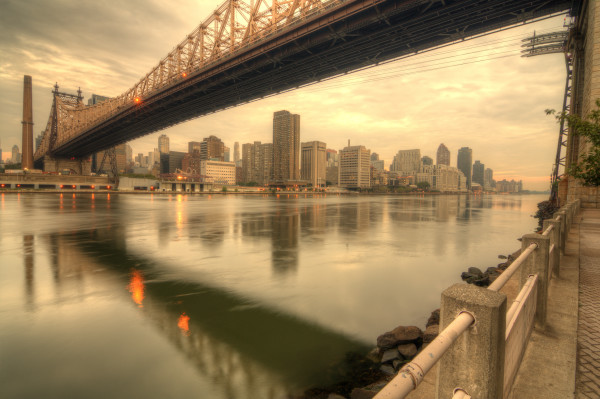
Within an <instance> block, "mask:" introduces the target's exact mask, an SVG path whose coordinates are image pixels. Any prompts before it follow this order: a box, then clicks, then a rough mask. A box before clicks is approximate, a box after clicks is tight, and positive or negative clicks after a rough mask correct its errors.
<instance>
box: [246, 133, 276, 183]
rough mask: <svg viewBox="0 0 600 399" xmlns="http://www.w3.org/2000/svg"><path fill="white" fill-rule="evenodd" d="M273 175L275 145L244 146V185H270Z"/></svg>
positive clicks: (258, 143) (257, 142)
mask: <svg viewBox="0 0 600 399" xmlns="http://www.w3.org/2000/svg"><path fill="white" fill-rule="evenodd" d="M272 173H273V144H271V143H265V144H261V142H260V141H255V142H254V144H250V143H247V144H243V145H242V179H241V181H242V182H243V183H251V182H254V183H257V184H260V185H265V184H268V183H269V182H270V181H271V177H272Z"/></svg>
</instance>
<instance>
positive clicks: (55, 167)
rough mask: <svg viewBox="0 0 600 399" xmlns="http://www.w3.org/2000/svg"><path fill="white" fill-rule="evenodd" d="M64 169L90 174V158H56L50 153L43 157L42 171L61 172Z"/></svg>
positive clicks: (74, 172) (80, 173)
mask: <svg viewBox="0 0 600 399" xmlns="http://www.w3.org/2000/svg"><path fill="white" fill-rule="evenodd" d="M65 170H68V171H69V172H70V173H71V174H76V175H83V176H89V175H91V174H92V160H91V159H90V158H86V159H77V158H58V157H52V156H50V155H46V156H45V157H44V172H57V173H61V172H63V171H65Z"/></svg>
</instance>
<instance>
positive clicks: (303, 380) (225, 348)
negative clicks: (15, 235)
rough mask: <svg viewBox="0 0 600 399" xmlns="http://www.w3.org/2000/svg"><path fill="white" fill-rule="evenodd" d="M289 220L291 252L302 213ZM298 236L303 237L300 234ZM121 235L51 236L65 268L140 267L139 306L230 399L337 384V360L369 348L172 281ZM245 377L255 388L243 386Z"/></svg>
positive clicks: (129, 282)
mask: <svg viewBox="0 0 600 399" xmlns="http://www.w3.org/2000/svg"><path fill="white" fill-rule="evenodd" d="M283 220H284V222H283V223H282V224H281V226H282V227H280V228H279V229H280V231H281V232H282V236H281V237H283V238H281V237H280V240H282V241H279V240H278V241H277V242H280V244H281V246H282V247H283V246H285V247H286V248H287V247H288V246H289V245H293V243H291V242H290V241H289V240H290V230H294V229H295V230H297V228H298V214H291V215H288V218H283ZM275 228H277V227H275ZM291 236H292V237H293V236H296V237H297V232H296V233H292V235H291ZM119 237H123V234H115V229H114V228H113V229H110V230H108V229H106V230H92V231H82V232H79V233H76V234H70V235H50V236H49V237H48V239H49V242H51V243H52V245H54V246H55V247H56V248H55V252H56V253H63V252H64V251H65V249H64V247H67V248H68V250H67V251H68V252H69V254H70V259H68V261H67V263H68V264H66V263H62V262H59V269H64V268H67V269H70V268H71V266H70V265H71V264H86V265H87V268H86V270H90V269H100V270H104V271H105V273H115V274H116V276H118V275H119V273H121V272H125V271H126V270H127V269H128V268H129V265H131V264H135V265H136V268H135V269H133V270H130V271H129V272H127V273H126V274H125V275H124V277H125V278H126V284H125V285H126V287H127V290H128V292H129V294H130V297H131V300H133V302H134V303H135V304H136V305H137V306H138V307H139V308H140V311H142V312H143V313H144V315H146V316H147V317H148V318H149V320H151V321H152V322H153V323H157V324H158V326H159V329H158V330H159V331H162V332H163V333H164V334H165V336H166V337H167V338H168V339H169V340H171V341H173V342H174V343H176V346H177V347H178V348H179V349H180V350H182V351H184V352H185V353H186V356H188V357H189V358H190V359H192V360H193V362H194V364H196V366H197V368H198V370H199V371H200V372H202V373H206V374H207V375H208V376H210V377H211V378H214V379H216V380H218V381H220V383H222V384H223V387H222V388H223V389H224V390H225V391H226V392H227V397H228V398H263V397H269V396H265V393H264V392H257V390H258V391H261V390H264V389H268V390H271V391H272V392H276V393H277V392H278V393H279V394H283V391H282V390H283V388H282V385H278V384H279V382H277V381H280V380H283V381H286V383H285V386H288V387H298V388H299V387H306V386H311V385H312V384H316V383H325V382H329V380H328V378H330V374H329V372H330V371H331V370H330V366H331V364H332V362H335V361H336V359H337V360H338V361H339V360H341V359H342V358H343V357H344V355H345V354H346V353H347V352H348V351H358V352H365V351H366V350H367V347H365V346H364V345H362V344H360V343H358V342H357V341H354V340H352V339H349V338H348V337H345V336H343V335H340V334H338V333H335V332H333V331H329V330H326V329H324V328H323V327H321V326H317V325H314V324H312V323H307V322H305V321H302V320H300V319H298V318H296V317H291V316H288V315H286V314H283V313H281V312H280V311H273V310H270V309H269V308H267V307H264V306H262V305H258V304H256V303H253V302H249V301H248V300H247V299H245V298H243V297H240V296H236V295H234V294H232V293H230V292H227V291H226V290H222V289H219V288H215V287H211V286H208V285H204V284H201V283H199V282H190V281H179V280H165V279H164V278H163V277H162V274H161V273H160V269H161V266H160V264H156V262H150V261H148V260H146V259H143V258H140V257H139V256H137V255H134V254H131V253H128V252H127V251H126V249H125V248H126V245H125V244H123V243H120V242H118V241H119ZM292 239H293V238H292ZM296 240H297V239H296ZM288 249H289V248H288ZM288 249H286V250H285V255H281V256H280V258H281V259H283V258H286V259H287V260H288V261H287V262H285V264H284V265H282V266H281V267H282V268H285V269H289V268H290V267H291V266H290V263H289V261H290V260H289V257H290V252H289V251H288ZM278 256H279V255H278ZM295 256H297V254H296V255H295ZM63 260H64V259H63ZM59 276H65V273H63V272H61V273H59ZM60 278H62V277H59V279H60ZM148 281H151V283H148ZM142 303H143V306H142ZM257 375H261V377H260V378H259V379H258V380H261V381H262V382H261V383H260V384H259V385H260V386H259V385H254V383H253V381H254V382H256V381H257ZM239 379H242V380H244V381H246V383H247V384H249V385H247V386H240V385H239V381H238V380H239ZM265 380H272V384H273V385H271V386H268V385H267V386H265V385H264V384H265V382H264V381H265ZM275 397H282V396H275Z"/></svg>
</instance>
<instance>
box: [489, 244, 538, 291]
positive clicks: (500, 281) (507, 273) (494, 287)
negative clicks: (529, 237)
mask: <svg viewBox="0 0 600 399" xmlns="http://www.w3.org/2000/svg"><path fill="white" fill-rule="evenodd" d="M537 247H538V246H537V244H531V245H530V246H528V247H527V248H526V249H525V251H523V252H521V255H519V257H517V259H515V260H514V261H513V263H511V264H510V266H509V267H508V268H507V269H506V270H504V271H503V272H502V274H501V275H500V276H498V278H497V279H496V280H494V282H493V283H492V284H490V285H489V287H488V290H490V291H495V292H498V291H500V289H501V288H502V287H504V284H506V282H507V281H508V280H510V278H511V277H512V275H513V274H514V273H515V272H516V271H517V270H518V269H519V267H520V266H521V263H523V262H524V261H525V260H526V259H527V257H528V256H529V255H530V254H531V253H532V252H533V251H535V250H536V248H537Z"/></svg>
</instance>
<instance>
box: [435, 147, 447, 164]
mask: <svg viewBox="0 0 600 399" xmlns="http://www.w3.org/2000/svg"><path fill="white" fill-rule="evenodd" d="M435 163H436V165H446V166H450V150H449V149H448V147H446V146H445V145H444V143H441V144H440V146H439V147H438V149H437V155H436V162H435Z"/></svg>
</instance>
